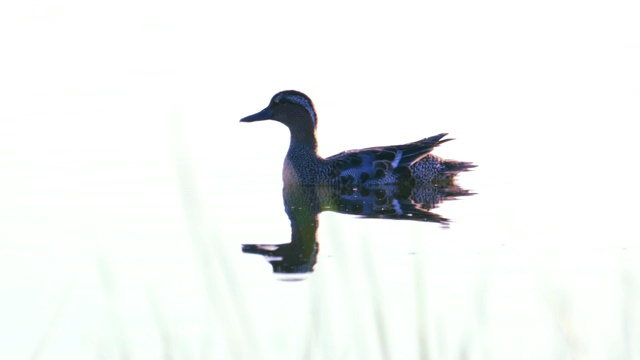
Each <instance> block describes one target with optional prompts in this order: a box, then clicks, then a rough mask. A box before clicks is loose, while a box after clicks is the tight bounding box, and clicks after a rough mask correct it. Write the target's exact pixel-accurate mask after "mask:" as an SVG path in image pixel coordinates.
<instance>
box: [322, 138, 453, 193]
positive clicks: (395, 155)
mask: <svg viewBox="0 0 640 360" xmlns="http://www.w3.org/2000/svg"><path fill="white" fill-rule="evenodd" d="M446 135H447V133H442V134H438V135H435V136H431V137H428V138H426V139H422V140H418V141H415V142H412V143H408V144H402V145H391V146H379V147H372V148H366V149H359V150H349V151H344V152H341V153H339V154H336V155H333V156H331V157H328V158H327V159H326V160H327V161H329V162H331V165H332V175H333V176H335V177H339V178H340V180H341V183H343V184H351V183H356V184H363V183H365V182H366V181H368V180H383V179H388V180H391V176H393V178H397V175H401V174H402V173H404V172H409V175H410V170H409V167H410V166H411V165H413V164H414V163H416V162H417V161H419V160H420V159H422V158H423V157H425V156H426V155H427V154H428V153H430V152H431V151H432V150H433V149H434V148H435V147H436V146H438V145H440V144H443V143H445V142H447V141H450V140H453V139H445V140H442V138H443V137H445V136H446ZM394 175H395V176H394Z"/></svg>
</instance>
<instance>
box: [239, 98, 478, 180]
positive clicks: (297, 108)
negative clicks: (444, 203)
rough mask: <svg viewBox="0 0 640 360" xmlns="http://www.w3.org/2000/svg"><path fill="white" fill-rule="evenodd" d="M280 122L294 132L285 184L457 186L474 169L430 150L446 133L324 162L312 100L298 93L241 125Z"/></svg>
mask: <svg viewBox="0 0 640 360" xmlns="http://www.w3.org/2000/svg"><path fill="white" fill-rule="evenodd" d="M263 120H275V121H277V122H280V123H282V124H284V125H285V126H287V127H288V128H289V132H290V135H291V137H290V143H289V149H288V150H287V154H286V156H285V160H284V166H283V171H282V177H283V181H284V183H285V184H298V185H338V186H352V187H353V186H356V187H357V186H364V187H367V186H378V185H391V184H410V185H419V184H426V183H433V182H440V181H445V182H447V181H452V179H453V178H454V177H455V175H457V174H458V173H459V172H461V171H467V170H469V169H471V168H473V167H475V165H474V164H472V163H470V162H462V161H454V160H445V159H442V158H440V157H438V156H435V155H433V154H431V151H432V150H433V149H434V148H436V147H438V146H440V145H442V144H444V143H445V142H448V141H451V140H453V139H450V138H448V139H444V137H445V136H447V135H448V134H447V133H441V134H438V135H434V136H431V137H428V138H424V139H422V140H418V141H414V142H411V143H407V144H402V145H389V146H378V147H370V148H365V149H357V150H348V151H343V152H341V153H339V154H336V155H333V156H330V157H327V158H323V157H321V156H320V155H319V154H318V141H317V138H316V129H317V126H318V115H317V113H316V110H315V107H314V105H313V102H312V101H311V99H310V98H309V97H308V96H307V95H305V94H304V93H302V92H300V91H297V90H285V91H280V92H278V93H277V94H275V95H274V96H273V97H272V98H271V101H270V102H269V105H268V106H267V107H266V108H264V109H263V110H262V111H260V112H258V113H255V114H253V115H249V116H246V117H244V118H242V119H241V120H240V122H243V123H250V122H255V121H263Z"/></svg>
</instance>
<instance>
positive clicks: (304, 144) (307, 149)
mask: <svg viewBox="0 0 640 360" xmlns="http://www.w3.org/2000/svg"><path fill="white" fill-rule="evenodd" d="M289 130H290V131H291V143H290V144H289V152H291V151H300V152H303V153H306V154H308V155H311V154H313V155H314V156H315V157H318V142H317V141H316V131H315V129H314V128H302V127H295V128H293V127H290V128H289Z"/></svg>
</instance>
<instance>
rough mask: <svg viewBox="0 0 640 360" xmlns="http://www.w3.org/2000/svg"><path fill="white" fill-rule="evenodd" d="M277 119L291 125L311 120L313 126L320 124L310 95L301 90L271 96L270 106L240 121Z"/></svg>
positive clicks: (298, 124)
mask: <svg viewBox="0 0 640 360" xmlns="http://www.w3.org/2000/svg"><path fill="white" fill-rule="evenodd" d="M261 120H276V121H279V122H281V123H283V124H285V125H287V126H289V127H291V126H300V125H301V124H300V122H304V121H305V120H307V121H311V123H312V124H313V128H314V129H315V128H316V126H317V125H318V118H317V116H316V110H315V109H314V107H313V102H312V101H311V99H309V97H308V96H307V95H305V94H303V93H301V92H299V91H295V90H285V91H281V92H279V93H277V94H275V95H274V96H273V97H272V98H271V102H270V103H269V106H267V107H266V108H265V109H264V110H262V111H260V112H259V113H256V114H253V115H249V116H247V117H245V118H242V119H241V120H240V122H253V121H261Z"/></svg>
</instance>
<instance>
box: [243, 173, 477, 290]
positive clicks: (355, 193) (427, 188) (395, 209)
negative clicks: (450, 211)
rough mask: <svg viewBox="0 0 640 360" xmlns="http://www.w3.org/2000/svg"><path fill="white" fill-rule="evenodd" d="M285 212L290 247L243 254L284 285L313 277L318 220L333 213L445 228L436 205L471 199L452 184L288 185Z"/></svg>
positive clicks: (248, 247) (254, 248) (260, 247)
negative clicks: (256, 258)
mask: <svg viewBox="0 0 640 360" xmlns="http://www.w3.org/2000/svg"><path fill="white" fill-rule="evenodd" d="M282 195H283V199H284V208H285V212H286V214H287V216H288V217H289V220H290V221H291V242H289V243H284V244H277V245H273V244H269V245H266V244H245V245H242V251H243V252H244V253H249V254H259V255H263V256H264V257H265V258H266V259H267V260H268V261H269V263H271V266H272V267H273V272H274V273H276V274H280V275H287V274H288V275H289V276H282V277H281V279H283V280H299V279H303V278H304V274H308V273H310V272H312V271H313V267H314V265H315V264H316V260H317V257H318V241H317V239H316V233H317V230H318V214H320V213H321V212H322V211H334V212H338V213H342V214H350V215H356V216H358V217H362V218H378V219H393V220H411V221H423V222H432V223H437V224H440V225H441V226H444V227H446V226H448V224H449V220H448V219H446V218H444V217H442V216H440V215H438V214H436V213H433V212H431V210H432V209H433V208H435V207H436V206H437V205H438V204H440V203H442V202H443V201H446V200H451V199H455V198H457V197H460V196H468V195H472V193H471V192H469V191H468V190H464V189H462V188H460V187H459V186H458V185H456V184H455V182H454V181H453V180H452V179H447V180H446V181H441V182H437V183H430V184H421V185H420V186H413V185H408V184H407V185H379V186H368V187H363V186H360V187H337V186H323V185H316V186H313V185H297V184H287V183H285V186H284V188H283V194H282Z"/></svg>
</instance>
